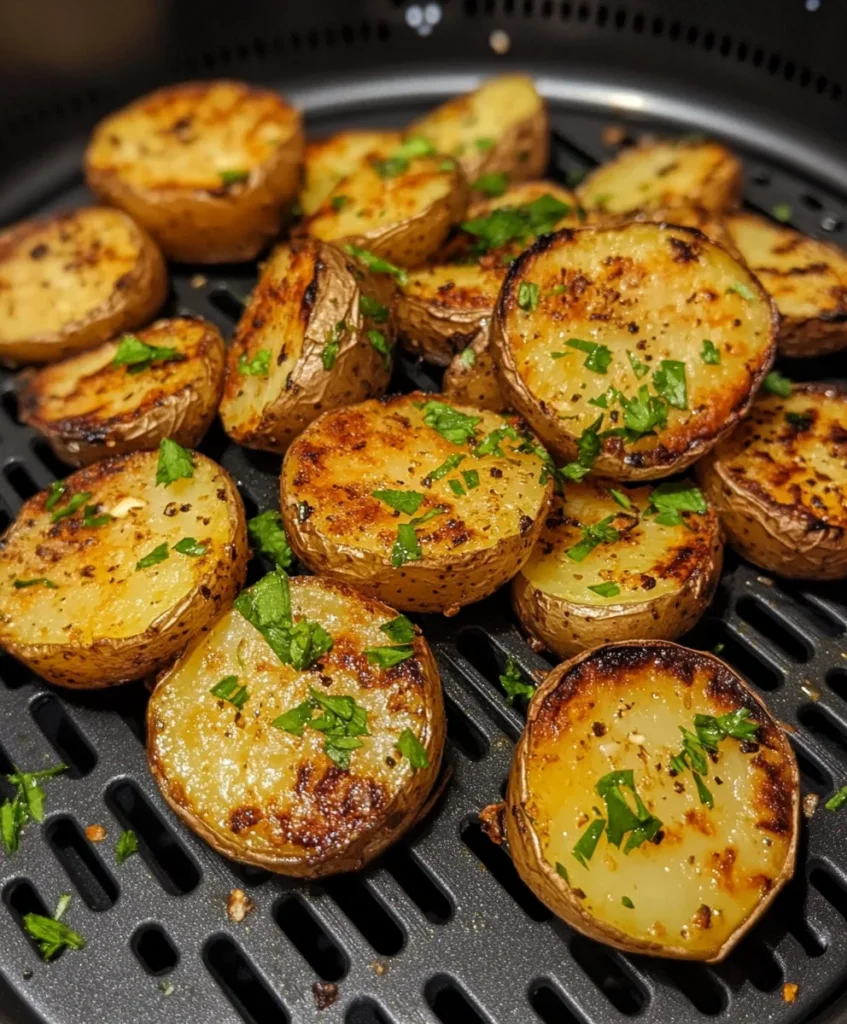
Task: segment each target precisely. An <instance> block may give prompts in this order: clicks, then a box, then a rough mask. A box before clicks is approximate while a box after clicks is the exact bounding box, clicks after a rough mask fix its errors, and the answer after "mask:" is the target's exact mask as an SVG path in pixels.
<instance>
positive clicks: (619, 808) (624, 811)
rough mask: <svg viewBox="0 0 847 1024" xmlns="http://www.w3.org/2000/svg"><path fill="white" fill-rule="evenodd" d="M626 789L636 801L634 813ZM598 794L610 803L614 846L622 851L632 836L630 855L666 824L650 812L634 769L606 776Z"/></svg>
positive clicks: (610, 835)
mask: <svg viewBox="0 0 847 1024" xmlns="http://www.w3.org/2000/svg"><path fill="white" fill-rule="evenodd" d="M625 789H626V790H629V792H630V793H631V794H632V797H633V799H634V801H635V810H634V811H633V810H632V808H631V807H630V805H629V803H628V802H627V799H626V796H625V794H624V792H623V791H624V790H625ZM594 791H595V793H596V794H597V795H598V796H601V797H602V798H603V800H604V801H605V804H606V815H607V822H606V838H607V839H608V840H609V842H610V843H611V844H612V846H617V847H618V848H620V845H621V842H622V841H623V839H624V836H625V835H626V834H627V832H628V833H629V834H630V835H629V839H628V840H627V843H626V846H625V847H624V853H630V852H631V851H632V850H635V849H637V848H638V847H639V846H641V845H642V843H645V842H648V841H649V840H650V839H652V838H653V837H654V836H655V835H656V833H657V832H658V831H659V829H660V828H661V827H662V822H661V821H660V820H659V819H658V818H657V817H656V816H655V815H653V814H651V813H650V812H649V811H648V810H647V808H646V807H645V806H644V803H643V801H642V800H641V797H640V796H639V795H638V793H637V791H636V789H635V781H634V776H633V771H632V769H631V768H630V769H626V770H623V771H616V772H609V774H608V775H604V776H603V777H602V778H601V779H600V780H599V781H598V783H597V785H596V786H595V787H594Z"/></svg>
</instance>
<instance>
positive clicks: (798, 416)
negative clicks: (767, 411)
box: [785, 412, 815, 433]
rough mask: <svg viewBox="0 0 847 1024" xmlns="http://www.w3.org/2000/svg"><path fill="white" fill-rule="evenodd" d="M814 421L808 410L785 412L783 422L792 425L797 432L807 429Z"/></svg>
mask: <svg viewBox="0 0 847 1024" xmlns="http://www.w3.org/2000/svg"><path fill="white" fill-rule="evenodd" d="M814 421H815V418H814V416H813V415H812V414H811V413H808V412H787V413H786V414H785V422H786V423H788V424H789V425H790V426H792V427H794V429H795V430H796V431H798V433H799V431H801V430H808V429H809V427H810V426H811V425H812V424H813V423H814Z"/></svg>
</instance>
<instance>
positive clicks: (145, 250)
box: [0, 206, 168, 365]
mask: <svg viewBox="0 0 847 1024" xmlns="http://www.w3.org/2000/svg"><path fill="white" fill-rule="evenodd" d="M167 289H168V281H167V273H166V270H165V262H164V260H163V259H162V254H161V253H160V252H159V250H158V248H157V247H156V245H155V243H154V242H153V240H152V239H151V238H150V237H149V236H148V235H147V234H146V233H145V232H144V231H142V230H141V228H140V227H139V226H138V225H137V224H136V223H134V221H132V220H131V219H130V218H129V217H127V215H126V214H125V213H121V211H120V210H110V209H107V208H106V207H103V206H92V207H87V208H84V209H81V210H74V211H73V212H71V213H62V214H58V215H56V216H54V217H46V218H43V219H41V220H31V221H24V222H23V223H21V224H16V225H14V226H13V227H11V228H8V229H7V230H6V231H4V232H2V233H0V360H2V361H3V362H4V363H10V364H12V365H15V364H18V363H47V362H50V361H52V360H54V359H61V358H63V357H64V356H67V355H70V354H72V353H74V352H81V351H82V350H83V349H86V348H92V347H93V346H94V345H99V344H100V342H101V341H106V340H107V339H108V338H111V337H112V336H113V335H114V334H118V333H119V332H120V331H127V330H131V329H132V328H133V327H138V326H140V325H141V324H143V323H146V322H147V321H148V320H149V319H150V318H151V317H152V316H154V315H155V314H156V312H157V311H158V309H159V307H160V306H161V305H162V303H163V302H164V301H165V296H166V294H167Z"/></svg>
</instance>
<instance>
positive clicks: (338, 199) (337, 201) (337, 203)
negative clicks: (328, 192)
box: [329, 195, 350, 213]
mask: <svg viewBox="0 0 847 1024" xmlns="http://www.w3.org/2000/svg"><path fill="white" fill-rule="evenodd" d="M349 202H350V196H341V195H339V196H333V197H332V199H330V201H329V204H330V206H331V207H332V208H333V210H335V212H336V213H339V212H340V211H341V210H343V209H344V207H345V206H346V205H347V204H348V203H349Z"/></svg>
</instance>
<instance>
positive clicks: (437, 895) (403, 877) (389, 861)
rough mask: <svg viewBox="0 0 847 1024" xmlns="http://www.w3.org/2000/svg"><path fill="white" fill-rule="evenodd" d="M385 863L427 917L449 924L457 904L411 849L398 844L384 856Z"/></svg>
mask: <svg viewBox="0 0 847 1024" xmlns="http://www.w3.org/2000/svg"><path fill="white" fill-rule="evenodd" d="M383 867H385V868H386V869H387V870H388V872H389V873H390V874H391V876H392V877H393V878H394V880H395V881H396V882H397V884H398V885H399V886H400V887H401V889H402V890H403V891H404V892H405V893H406V895H407V896H408V897H409V899H410V900H411V901H412V902H413V903H414V904H415V906H416V907H417V908H418V910H420V912H421V913H422V914H423V915H424V917H425V918H426V919H427V920H428V921H431V922H432V923H433V924H447V922H448V921H449V920H450V919H451V918H452V916H453V904H452V903H451V902H450V899H449V897H448V896H447V895H445V893H443V892H442V891H441V889H439V888H438V886H437V885H436V883H435V881H434V880H433V879H432V878H431V877H430V875H429V873H428V872H427V871H425V870H424V869H423V868H422V867H421V866H420V864H418V862H417V860H416V859H415V858H414V856H413V855H412V853H411V852H410V851H409V850H404V849H401V848H397V847H395V849H394V850H393V851H391V852H390V853H389V854H388V856H387V857H386V858H385V859H384V860H383Z"/></svg>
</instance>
